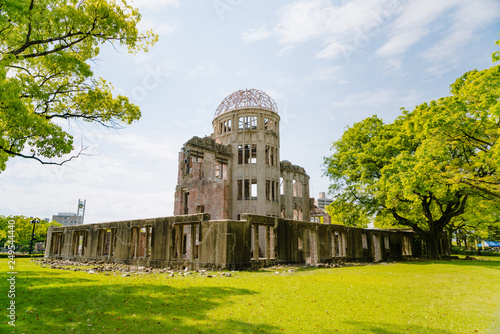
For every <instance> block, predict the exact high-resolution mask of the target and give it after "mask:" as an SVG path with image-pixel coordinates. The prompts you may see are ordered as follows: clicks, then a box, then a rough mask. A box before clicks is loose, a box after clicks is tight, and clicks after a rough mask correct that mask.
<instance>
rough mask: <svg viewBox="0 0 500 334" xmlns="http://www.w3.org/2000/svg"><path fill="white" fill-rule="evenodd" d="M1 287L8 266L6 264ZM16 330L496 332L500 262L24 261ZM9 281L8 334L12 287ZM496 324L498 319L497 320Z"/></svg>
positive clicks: (499, 326)
mask: <svg viewBox="0 0 500 334" xmlns="http://www.w3.org/2000/svg"><path fill="white" fill-rule="evenodd" d="M0 261H1V262H0V264H1V266H0V267H1V275H2V277H1V280H2V282H4V283H5V282H6V279H7V273H6V272H7V259H0ZM16 267H17V268H16V270H17V272H18V275H17V281H16V299H15V301H16V314H17V320H16V323H15V324H16V327H15V333H112V332H113V333H114V332H118V333H157V334H162V333H212V332H213V333H215V332H217V333H219V332H220V333H337V332H338V333H498V332H497V331H496V330H500V323H499V322H496V323H493V321H494V319H499V318H500V307H499V306H500V259H498V258H488V259H487V261H463V260H462V261H458V260H455V261H442V262H405V263H398V264H386V265H384V264H380V265H368V266H353V267H343V268H329V269H299V270H298V271H297V272H295V273H289V272H288V271H286V273H284V272H283V271H285V269H278V270H279V274H276V273H275V271H276V270H274V269H273V270H269V271H260V272H235V273H233V274H232V276H231V277H225V276H221V275H220V274H219V273H215V274H214V277H212V278H208V277H201V276H199V275H198V274H194V275H192V276H190V277H180V276H178V275H176V276H175V277H168V274H149V275H137V276H136V275H132V276H130V277H122V276H121V274H118V275H116V276H115V275H113V274H110V275H109V276H105V275H104V274H102V273H101V274H88V273H85V272H75V271H65V270H57V269H50V268H48V267H46V268H42V267H41V266H39V265H36V264H34V263H30V262H29V259H17V261H16ZM4 283H2V284H1V285H0V286H1V287H2V292H1V295H0V305H1V309H2V311H1V313H2V322H1V325H2V328H0V332H1V333H10V332H14V331H13V330H12V329H13V327H11V326H9V325H8V324H7V322H8V321H9V319H8V318H7V316H6V315H7V313H6V312H7V311H6V308H7V307H8V305H9V304H8V303H9V299H8V297H7V287H8V284H4ZM497 321H498V320H497Z"/></svg>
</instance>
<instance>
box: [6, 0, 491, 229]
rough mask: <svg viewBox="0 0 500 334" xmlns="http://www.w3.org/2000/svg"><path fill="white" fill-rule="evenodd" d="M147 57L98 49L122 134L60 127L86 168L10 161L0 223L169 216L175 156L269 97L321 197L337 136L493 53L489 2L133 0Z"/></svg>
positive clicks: (432, 92)
mask: <svg viewBox="0 0 500 334" xmlns="http://www.w3.org/2000/svg"><path fill="white" fill-rule="evenodd" d="M134 5H135V6H136V7H138V8H139V9H140V12H141V13H142V14H143V22H142V25H141V26H142V29H149V28H153V29H154V30H155V32H157V33H158V34H159V37H160V38H159V42H158V43H157V44H156V45H155V46H154V47H153V48H152V49H151V50H150V52H149V53H147V54H138V55H130V54H128V53H126V51H125V50H122V49H121V48H111V47H103V48H102V52H101V54H100V55H99V57H98V59H97V60H96V61H95V63H94V64H93V68H94V73H95V75H96V76H100V77H103V78H104V79H106V80H108V81H109V82H111V83H112V84H113V86H114V88H115V91H116V92H117V93H119V94H122V95H126V96H128V97H130V99H131V100H132V101H134V102H135V103H136V104H138V105H139V106H140V107H141V110H142V118H141V120H140V121H139V122H137V123H134V124H132V125H130V126H127V127H126V128H124V129H122V130H120V131H109V130H106V129H102V128H99V127H96V126H93V125H90V124H66V123H65V124H63V125H62V126H63V127H65V128H67V129H68V130H70V131H71V132H72V133H74V135H75V138H76V140H75V142H76V145H77V146H78V147H80V146H83V147H88V149H87V150H86V152H87V154H88V155H87V156H84V157H80V158H79V159H77V160H76V161H72V162H70V163H68V164H65V165H64V166H62V167H55V166H43V165H40V164H39V163H37V162H35V161H26V160H23V159H18V158H15V159H11V160H10V161H9V162H8V164H7V169H6V171H4V172H2V173H1V174H0V187H1V189H2V192H1V195H0V196H1V197H0V214H3V215H14V214H22V215H27V216H38V217H41V218H45V217H49V218H51V217H52V215H53V214H57V212H68V211H71V212H76V206H77V202H78V199H86V200H87V209H86V216H85V222H86V223H94V222H103V221H114V220H122V219H136V218H151V217H161V216H169V215H172V214H173V201H174V190H175V185H176V182H177V154H178V152H179V150H180V148H181V147H182V144H183V143H184V142H186V141H187V140H189V139H190V138H191V137H193V136H200V137H202V136H205V135H210V134H211V132H212V120H213V115H214V112H215V110H216V108H217V106H218V105H219V103H220V102H221V101H222V100H223V99H224V97H225V96H227V95H229V94H231V93H232V92H234V91H237V90H239V89H245V88H256V89H260V90H263V91H265V92H267V93H268V94H269V95H270V96H271V97H272V98H273V99H274V100H275V101H276V103H277V105H278V108H279V114H280V116H281V127H280V130H281V159H282V160H289V161H291V162H292V163H294V164H297V165H300V166H302V167H304V168H305V169H306V171H307V173H308V174H309V175H310V177H311V181H310V192H311V196H313V197H316V196H317V195H318V193H319V192H322V191H327V190H328V186H329V180H328V179H327V178H325V177H322V174H323V166H322V162H323V157H324V156H326V155H328V154H330V145H331V142H333V141H335V140H337V139H339V138H340V137H341V135H342V133H343V131H344V130H345V129H346V127H347V126H349V125H352V124H353V123H355V122H358V121H360V120H362V119H364V118H366V117H369V116H371V115H374V114H376V115H378V116H379V117H382V118H383V119H384V121H385V122H391V121H392V120H394V118H395V117H397V116H398V115H399V113H400V108H401V107H405V108H406V109H409V110H411V109H413V108H414V106H415V105H417V104H420V103H422V102H424V101H430V100H432V99H437V98H439V97H442V96H446V95H448V94H449V85H450V84H451V83H453V81H454V80H455V79H456V78H458V77H460V76H461V75H462V74H463V73H465V72H467V71H469V70H472V69H475V68H476V69H484V68H488V67H490V66H492V63H491V57H490V55H491V54H492V53H493V52H494V51H496V50H498V47H497V46H496V45H495V44H494V42H495V41H496V40H498V39H499V36H498V33H499V31H500V2H498V1H497V0H475V1H461V0H437V1H436V0H432V1H430V0H409V1H392V0H364V1H362V0H352V1H329V0H308V1H283V0H276V1H264V0H251V1H250V0H203V1H180V0H135V1H134Z"/></svg>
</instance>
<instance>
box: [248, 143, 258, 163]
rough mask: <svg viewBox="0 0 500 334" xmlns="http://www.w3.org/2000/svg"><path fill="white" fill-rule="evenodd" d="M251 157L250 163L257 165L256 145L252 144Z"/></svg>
mask: <svg viewBox="0 0 500 334" xmlns="http://www.w3.org/2000/svg"><path fill="white" fill-rule="evenodd" d="M250 153H251V155H250V163H251V164H255V163H257V144H252V148H251V152H250Z"/></svg>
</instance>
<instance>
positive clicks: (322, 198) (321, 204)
mask: <svg viewBox="0 0 500 334" xmlns="http://www.w3.org/2000/svg"><path fill="white" fill-rule="evenodd" d="M332 202H333V200H332V199H331V198H326V194H325V193H324V192H322V193H319V197H318V198H317V199H315V200H314V205H316V206H317V207H318V209H321V210H324V209H325V207H327V206H328V205H330V203H332Z"/></svg>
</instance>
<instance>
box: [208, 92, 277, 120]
mask: <svg viewBox="0 0 500 334" xmlns="http://www.w3.org/2000/svg"><path fill="white" fill-rule="evenodd" d="M248 108H252V109H265V110H269V111H273V112H275V113H278V106H277V105H276V102H274V100H273V99H272V98H271V97H270V96H269V95H267V94H266V93H265V92H263V91H261V90H258V89H245V90H239V91H237V92H234V93H232V94H231V95H228V96H226V98H225V99H224V100H223V101H222V102H221V104H219V107H217V110H215V115H214V118H216V117H217V116H220V115H222V114H225V113H227V112H230V111H233V110H236V109H248Z"/></svg>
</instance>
